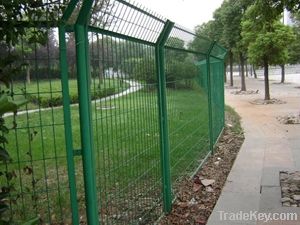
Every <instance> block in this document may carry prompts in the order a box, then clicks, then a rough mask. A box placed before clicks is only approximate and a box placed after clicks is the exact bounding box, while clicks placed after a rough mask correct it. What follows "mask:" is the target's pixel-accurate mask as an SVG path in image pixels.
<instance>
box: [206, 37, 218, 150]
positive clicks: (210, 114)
mask: <svg viewBox="0 0 300 225" xmlns="http://www.w3.org/2000/svg"><path fill="white" fill-rule="evenodd" d="M215 44H216V42H215V41H214V42H212V44H211V45H210V47H209V49H208V52H207V55H206V66H207V93H208V117H209V148H210V151H211V152H212V153H213V151H214V131H213V109H212V99H211V98H212V94H211V74H210V54H211V51H212V50H213V48H214V46H215Z"/></svg>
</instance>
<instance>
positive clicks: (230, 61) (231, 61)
mask: <svg viewBox="0 0 300 225" xmlns="http://www.w3.org/2000/svg"><path fill="white" fill-rule="evenodd" d="M229 67H230V86H232V87H233V54H232V51H230V52H229Z"/></svg>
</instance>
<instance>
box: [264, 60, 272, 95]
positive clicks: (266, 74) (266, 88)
mask: <svg viewBox="0 0 300 225" xmlns="http://www.w3.org/2000/svg"><path fill="white" fill-rule="evenodd" d="M264 77H265V100H270V99H271V98H270V87H269V63H268V60H266V59H265V60H264Z"/></svg>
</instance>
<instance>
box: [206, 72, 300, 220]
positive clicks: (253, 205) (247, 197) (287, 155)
mask: <svg viewBox="0 0 300 225" xmlns="http://www.w3.org/2000/svg"><path fill="white" fill-rule="evenodd" d="M246 82H247V89H248V90H259V94H256V95H255V94H254V95H233V94H231V92H233V91H235V90H233V89H226V104H227V105H230V106H231V107H233V108H234V109H235V110H236V111H237V112H238V113H239V115H240V116H241V117H242V126H243V128H244V131H245V142H244V144H243V145H242V148H241V150H240V152H239V154H238V157H237V159H236V161H235V163H234V165H233V168H232V170H231V172H230V174H229V176H228V178H227V181H226V184H225V187H224V189H223V190H222V194H221V196H220V198H219V200H218V202H217V204H216V206H215V208H214V211H213V213H212V214H211V216H210V218H209V221H208V223H207V224H208V225H237V224H238V225H260V224H270V225H271V224H285V225H298V224H299V225H300V208H298V207H297V208H295V207H282V206H281V189H280V184H279V171H281V170H288V171H295V170H300V125H283V124H280V123H279V122H278V120H277V119H276V117H277V116H284V115H288V114H293V113H295V114H296V113H299V112H300V89H299V88H296V87H297V86H300V85H299V84H284V85H282V84H274V83H273V82H272V81H270V84H271V86H270V89H271V97H273V98H277V99H280V100H283V101H286V102H287V104H283V105H278V104H276V105H275V104H274V105H253V104H251V103H250V101H251V100H254V99H259V98H260V99H263V98H264V87H263V85H264V82H263V81H262V80H255V79H252V78H250V79H247V81H246ZM237 83H238V80H236V81H235V84H237ZM272 83H273V84H272ZM237 86H239V85H238V84H237ZM237 90H238V89H237ZM240 211H242V212H244V213H250V212H251V211H252V212H255V211H257V212H267V213H273V212H279V213H281V212H296V213H297V214H298V220H297V221H270V222H268V223H263V222H262V221H256V220H255V219H254V220H244V221H242V220H238V221H232V220H229V219H228V216H229V214H226V216H227V220H224V219H225V218H224V216H225V214H224V213H238V212H240ZM222 217H223V218H222Z"/></svg>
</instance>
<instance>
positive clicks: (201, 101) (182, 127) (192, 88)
mask: <svg viewBox="0 0 300 225" xmlns="http://www.w3.org/2000/svg"><path fill="white" fill-rule="evenodd" d="M165 57H166V81H167V87H166V88H167V108H168V122H169V140H170V157H171V176H172V180H173V181H175V180H180V178H182V177H183V176H187V175H190V174H191V173H192V172H193V171H195V169H196V168H197V167H198V166H199V164H200V163H201V161H202V160H203V159H204V157H205V156H206V154H207V152H208V150H209V129H208V101H207V94H206V90H205V88H204V87H202V86H201V85H199V83H198V81H199V79H203V78H202V77H201V75H200V74H199V68H198V66H197V59H198V57H197V56H195V55H193V54H189V53H186V52H178V51H176V50H166V53H165ZM203 76H206V74H204V75H203Z"/></svg>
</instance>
